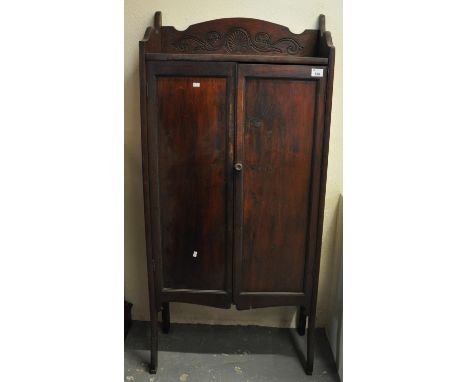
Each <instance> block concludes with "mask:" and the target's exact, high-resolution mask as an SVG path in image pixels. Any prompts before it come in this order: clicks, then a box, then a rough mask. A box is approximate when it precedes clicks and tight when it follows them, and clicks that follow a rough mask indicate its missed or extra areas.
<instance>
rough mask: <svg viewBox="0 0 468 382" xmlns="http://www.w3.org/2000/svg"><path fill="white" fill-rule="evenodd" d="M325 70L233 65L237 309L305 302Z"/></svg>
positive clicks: (315, 211)
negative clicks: (235, 83)
mask: <svg viewBox="0 0 468 382" xmlns="http://www.w3.org/2000/svg"><path fill="white" fill-rule="evenodd" d="M326 74H327V69H326V67H311V66H305V65H304V66H303V65H250V64H245V65H239V66H238V88H237V91H238V94H237V130H236V149H235V155H236V166H235V169H234V171H235V173H236V175H235V194H236V195H235V199H236V200H235V212H234V214H235V224H234V226H235V227H234V235H235V248H234V252H235V253H234V288H233V289H234V302H235V303H236V305H237V307H238V309H248V308H251V307H262V306H274V305H302V306H305V307H306V308H309V307H310V301H311V294H310V293H311V289H312V281H313V280H312V270H313V269H312V267H313V260H314V259H313V254H314V250H315V240H314V238H315V237H316V230H317V220H318V196H319V195H318V194H319V186H320V184H319V183H320V181H319V180H320V167H321V158H322V144H323V142H322V141H323V126H324V109H325V85H326ZM240 165H242V166H240Z"/></svg>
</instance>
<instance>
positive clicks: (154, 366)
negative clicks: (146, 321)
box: [149, 316, 158, 374]
mask: <svg viewBox="0 0 468 382" xmlns="http://www.w3.org/2000/svg"><path fill="white" fill-rule="evenodd" d="M157 370H158V320H157V316H156V319H152V320H151V354H150V365H149V372H150V374H156V371H157Z"/></svg>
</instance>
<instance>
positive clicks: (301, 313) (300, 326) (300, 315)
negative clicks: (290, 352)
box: [296, 306, 307, 336]
mask: <svg viewBox="0 0 468 382" xmlns="http://www.w3.org/2000/svg"><path fill="white" fill-rule="evenodd" d="M306 319H307V316H306V313H305V308H304V307H303V306H300V307H299V308H298V309H297V314H296V330H297V332H298V333H299V335H300V336H303V335H304V334H305V328H306Z"/></svg>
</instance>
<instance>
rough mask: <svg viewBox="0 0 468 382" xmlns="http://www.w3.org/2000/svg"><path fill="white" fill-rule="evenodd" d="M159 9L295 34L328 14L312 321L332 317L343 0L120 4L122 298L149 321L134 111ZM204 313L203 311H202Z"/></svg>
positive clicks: (254, 316) (227, 316) (283, 319)
mask: <svg viewBox="0 0 468 382" xmlns="http://www.w3.org/2000/svg"><path fill="white" fill-rule="evenodd" d="M156 11H161V12H162V24H163V25H173V26H174V27H175V28H177V29H179V30H182V29H185V28H187V27H188V26H189V25H190V24H194V23H198V22H202V21H207V20H211V19H217V18H223V17H251V18H257V19H263V20H267V21H271V22H274V23H278V24H281V25H285V26H287V27H289V29H290V30H291V31H292V32H294V33H301V32H302V31H303V30H304V29H317V28H318V16H319V14H321V13H323V14H324V15H325V16H326V27H327V30H329V31H331V34H332V37H333V42H334V45H335V47H336V63H335V82H334V94H333V110H332V121H331V136H330V152H329V160H328V181H327V194H326V200H325V219H324V230H323V244H322V263H321V272H320V282H319V297H318V306H317V325H318V326H322V327H323V326H325V325H326V324H327V322H328V321H329V317H330V314H331V313H330V310H331V307H332V305H331V304H330V303H329V296H330V295H331V293H330V291H331V290H332V288H333V287H332V281H333V268H332V265H333V264H334V263H335V262H334V259H333V258H334V253H336V251H335V250H334V247H335V244H334V243H335V236H336V224H337V210H338V203H339V197H340V194H341V193H342V190H343V173H342V162H343V160H342V2H341V0H328V1H306V0H297V1H294V2H291V1H279V0H268V1H255V2H252V1H247V0H237V1H215V0H197V1H194V0H186V1H175V0H160V1H150V0H127V1H126V2H125V47H124V49H125V100H124V102H125V185H124V190H125V207H124V211H125V238H124V239H125V247H124V249H125V298H126V299H127V300H128V301H130V302H132V303H133V305H134V306H133V312H132V313H133V318H134V319H136V320H149V308H148V306H149V305H148V291H147V278H146V257H145V256H146V254H145V232H144V220H143V219H144V218H143V189H142V175H141V140H140V111H139V77H138V41H139V40H141V39H142V37H143V34H144V32H145V29H146V27H147V26H149V25H153V18H154V13H155V12H156ZM295 311H296V309H295V308H293V307H284V308H265V309H255V310H250V311H242V312H239V311H237V310H236V309H235V308H232V309H231V310H224V309H216V308H208V307H202V306H197V305H189V304H176V303H172V304H171V319H172V321H174V322H200V323H201V322H206V323H219V324H236V323H238V324H258V325H271V326H290V325H291V324H293V322H294V321H293V320H294V314H295ZM207 313H208V314H207Z"/></svg>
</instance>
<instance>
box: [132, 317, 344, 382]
mask: <svg viewBox="0 0 468 382" xmlns="http://www.w3.org/2000/svg"><path fill="white" fill-rule="evenodd" d="M149 329H150V328H149V323H148V322H145V321H134V322H133V325H132V327H131V329H130V332H129V334H128V336H127V338H126V340H125V381H126V382H131V381H134V382H140V381H145V382H172V381H174V382H215V381H217V382H218V381H219V382H239V381H242V382H305V381H307V382H339V381H340V379H339V377H338V374H337V373H336V367H335V363H334V360H333V356H332V353H331V350H330V347H329V345H328V341H327V339H326V336H325V332H324V330H323V329H318V330H317V331H316V338H317V340H316V341H317V342H316V350H315V364H314V373H313V375H312V376H310V375H306V374H305V373H304V369H303V366H302V363H301V362H303V359H304V354H305V346H306V344H305V340H306V337H305V336H303V337H300V336H298V335H297V333H296V331H295V330H292V329H279V328H266V327H260V326H217V325H215V326H214V325H189V324H172V325H171V330H170V332H169V334H163V333H160V334H159V353H158V355H159V360H158V362H159V367H158V372H157V374H149V373H148V361H149V350H148V349H149V344H150V340H149V339H150V330H149Z"/></svg>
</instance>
